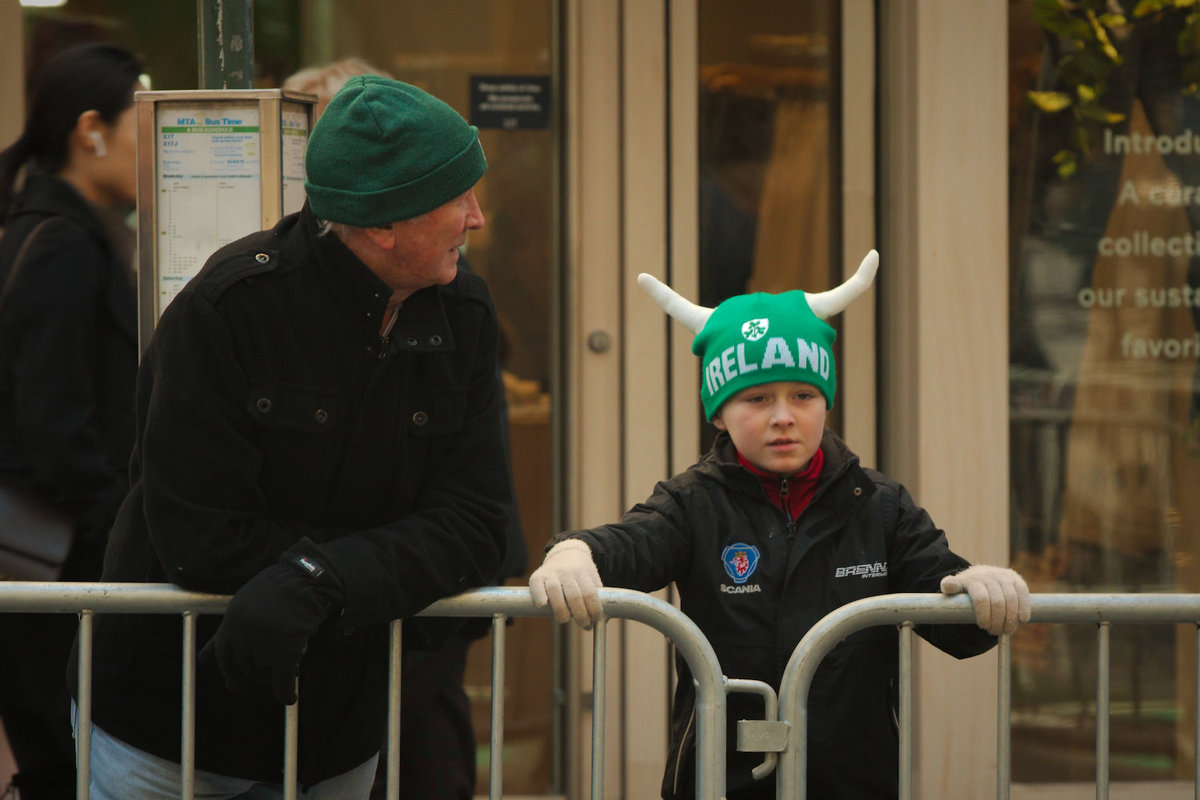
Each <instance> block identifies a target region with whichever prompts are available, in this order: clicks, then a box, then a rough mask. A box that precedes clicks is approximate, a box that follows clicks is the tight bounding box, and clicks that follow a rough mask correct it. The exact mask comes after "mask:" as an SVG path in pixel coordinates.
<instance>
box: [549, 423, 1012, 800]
mask: <svg viewBox="0 0 1200 800" xmlns="http://www.w3.org/2000/svg"><path fill="white" fill-rule="evenodd" d="M821 449H822V451H823V452H824V454H825V466H824V469H823V470H822V473H821V476H820V479H819V481H818V484H817V488H816V491H815V494H814V496H813V498H812V501H811V503H810V505H809V506H808V508H806V509H805V510H804V512H803V513H801V515H800V517H799V519H798V520H796V521H795V522H793V521H791V520H790V518H789V517H788V516H787V515H786V514H784V512H783V511H782V510H780V509H779V508H778V507H777V506H775V505H773V504H772V503H771V502H770V501H768V500H767V498H766V494H765V492H764V491H763V488H762V484H761V481H760V479H759V478H758V477H756V476H755V475H753V474H752V473H750V471H749V470H747V469H745V468H744V467H742V466H741V465H739V464H738V462H737V451H736V449H735V448H734V446H733V442H732V441H731V440H730V438H729V435H728V434H727V433H721V434H719V435H718V436H717V439H716V441H715V442H714V443H713V447H712V450H711V451H710V452H709V453H708V454H707V455H706V456H705V457H704V458H703V459H701V461H700V462H699V463H697V464H696V465H694V466H692V467H691V468H689V469H688V470H686V471H685V472H683V473H681V474H679V475H677V476H675V477H673V478H671V479H670V480H668V481H665V482H661V483H659V484H658V485H657V486H656V487H655V489H654V493H653V494H652V495H651V497H650V498H649V499H648V500H646V501H645V502H644V503H640V504H638V505H636V506H634V507H633V508H632V509H630V510H629V511H628V512H627V513H626V514H625V515H624V517H623V518H622V519H621V521H620V522H619V523H618V524H615V525H605V526H602V527H599V528H593V529H591V530H584V531H573V532H570V533H566V534H562V535H561V536H559V537H556V538H555V539H554V541H552V542H551V545H553V544H554V543H556V542H557V541H561V540H562V539H564V538H580V539H583V540H584V541H586V542H587V543H588V545H589V546H590V547H591V549H592V553H593V557H594V559H595V561H596V565H597V568H598V570H599V572H600V577H601V579H602V580H603V581H604V584H605V585H606V586H619V587H625V588H630V589H639V590H642V591H654V590H656V589H661V588H663V587H664V586H666V585H667V584H669V583H671V582H672V581H674V582H675V584H676V586H677V587H678V590H679V596H680V600H681V602H682V608H683V611H684V613H686V614H687V615H688V616H689V617H690V618H691V619H693V620H694V621H695V622H696V624H697V625H698V626H699V627H700V629H701V630H702V631H703V632H704V634H705V636H706V637H707V638H708V640H709V641H710V642H711V643H712V645H713V648H714V649H715V650H716V654H717V657H718V658H719V660H720V662H721V668H722V670H723V671H724V673H725V675H726V676H728V677H731V678H745V679H753V680H760V681H765V682H766V683H769V684H770V685H771V686H773V687H775V689H776V690H778V688H779V683H780V679H781V677H782V675H783V670H784V668H785V667H786V666H787V662H788V659H789V658H790V657H791V654H792V651H793V650H794V649H795V647H796V645H797V644H798V643H799V641H800V639H801V637H803V636H804V634H805V633H807V632H808V630H809V628H811V627H812V626H813V624H814V623H816V622H817V621H818V620H820V619H821V618H822V617H824V616H825V615H826V614H828V613H830V612H831V611H833V610H835V609H837V608H838V607H840V606H842V605H845V604H846V603H849V602H851V601H853V600H858V599H860V598H863V597H870V596H873V595H879V594H886V593H889V592H936V591H938V590H939V589H938V584H939V583H940V581H941V579H942V577H943V576H945V575H949V574H952V573H955V572H958V571H960V570H962V569H963V568H965V567H966V566H967V562H966V561H964V560H963V559H962V558H960V557H959V556H957V555H955V554H954V553H953V552H951V551H950V548H949V546H948V545H947V543H946V537H945V535H944V534H943V533H942V531H941V530H939V529H938V528H937V527H936V526H935V525H934V524H933V521H932V520H931V519H930V518H929V515H928V514H927V513H926V512H925V511H924V510H923V509H922V508H920V507H919V506H917V505H916V504H915V503H914V502H913V500H912V498H911V497H910V496H909V494H908V492H907V491H906V490H905V489H904V487H903V486H901V485H900V484H898V483H896V482H895V481H892V480H890V479H888V478H887V477H886V476H884V475H883V474H881V473H879V472H876V471H875V470H870V469H864V468H863V467H861V466H860V465H859V463H858V457H857V456H855V455H854V454H853V453H851V452H850V450H849V449H848V448H847V447H846V445H845V444H844V443H843V442H842V441H841V440H840V439H839V438H838V437H837V436H836V435H834V434H833V433H832V432H830V431H826V432H825V436H824V439H823V441H822V443H821ZM917 632H918V633H919V634H920V635H921V636H922V637H924V638H925V639H926V640H928V641H929V642H931V643H932V644H934V645H936V646H937V647H939V648H941V649H942V650H944V651H946V652H947V653H950V654H951V655H954V656H957V657H960V658H962V657H966V656H972V655H976V654H977V653H981V652H983V651H984V650H987V649H988V648H989V647H991V646H992V645H994V644H995V642H996V640H995V638H994V637H992V636H989V635H988V634H987V633H985V632H984V631H982V630H980V629H979V628H976V627H975V626H962V625H958V626H955V625H943V626H918V627H917ZM897 647H898V644H897V631H896V630H895V629H894V628H872V629H868V630H865V631H861V632H859V633H856V634H854V635H853V636H850V637H849V638H848V639H847V640H846V641H845V642H843V643H842V644H840V645H838V646H837V647H836V648H835V649H834V650H833V651H832V652H831V653H830V654H829V655H828V656H826V658H825V659H824V661H823V662H822V665H821V667H820V668H819V669H818V671H817V674H816V676H815V677H814V680H813V684H812V687H811V690H810V695H809V697H810V701H809V721H810V730H809V738H808V741H809V743H810V744H809V753H808V792H809V796H810V797H819V798H846V799H847V800H850V799H851V798H853V800H861V799H862V798H891V797H895V796H896V794H897V768H898V760H897V759H898V739H897V733H896V725H895V722H894V716H893V715H894V714H895V708H896V697H895V694H894V692H895V687H896V680H897V671H898V664H897ZM676 669H677V673H678V682H677V685H676V691H675V698H674V702H673V705H672V712H671V713H672V722H671V742H670V753H669V758H668V763H667V769H666V774H665V775H664V778H663V797H666V798H678V797H692V796H694V793H695V789H694V776H695V741H694V736H695V728H694V724H695V723H694V719H693V717H694V707H695V691H694V687H693V685H692V679H691V673H690V672H689V670H688V668H687V664H686V662H684V661H683V660H682V658H677V659H676ZM762 718H763V706H762V701H761V699H759V698H757V697H753V696H749V695H745V694H732V695H730V696H729V716H728V724H729V727H728V731H727V742H728V747H729V757H728V762H727V787H728V795H729V797H730V798H731V799H732V798H735V797H739V796H743V797H749V796H753V797H774V782H775V776H774V775H771V776H770V777H768V778H767V779H766V780H763V781H758V782H756V781H754V780H753V778H752V777H751V775H750V770H751V769H752V768H753V767H754V766H755V765H756V764H758V763H759V762H761V761H762V754H760V753H739V752H737V751H736V742H737V735H736V724H737V720H739V719H762Z"/></svg>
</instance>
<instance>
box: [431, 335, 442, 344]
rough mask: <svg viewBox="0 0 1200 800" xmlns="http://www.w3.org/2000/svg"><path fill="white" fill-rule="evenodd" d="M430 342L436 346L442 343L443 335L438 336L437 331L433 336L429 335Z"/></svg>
mask: <svg viewBox="0 0 1200 800" xmlns="http://www.w3.org/2000/svg"><path fill="white" fill-rule="evenodd" d="M429 343H430V344H431V345H433V346H434V347H437V346H438V345H440V344H441V343H442V337H441V336H438V335H437V334H436V333H435V334H434V335H433V336H430V337H429Z"/></svg>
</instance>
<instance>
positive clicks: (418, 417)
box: [412, 411, 429, 426]
mask: <svg viewBox="0 0 1200 800" xmlns="http://www.w3.org/2000/svg"><path fill="white" fill-rule="evenodd" d="M412 419H413V425H417V426H420V425H424V424H425V423H426V422H429V415H428V414H426V413H425V412H424V411H418V412H417V413H415V414H413V417H412Z"/></svg>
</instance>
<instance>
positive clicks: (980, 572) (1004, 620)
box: [942, 564, 1029, 636]
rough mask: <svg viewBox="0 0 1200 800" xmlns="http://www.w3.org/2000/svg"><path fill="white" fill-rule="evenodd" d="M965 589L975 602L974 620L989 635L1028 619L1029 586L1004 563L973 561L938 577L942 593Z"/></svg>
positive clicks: (1008, 628) (996, 633)
mask: <svg viewBox="0 0 1200 800" xmlns="http://www.w3.org/2000/svg"><path fill="white" fill-rule="evenodd" d="M960 592H966V593H967V594H968V595H969V596H970V598H971V603H972V604H973V605H974V606H975V622H976V623H977V624H978V625H979V627H981V628H983V629H984V630H985V631H987V632H988V633H990V634H992V635H993V636H998V635H999V634H1000V633H1001V632H1002V631H1003V632H1004V633H1012V632H1013V631H1015V630H1016V629H1017V624H1018V623H1020V622H1028V621H1029V587H1028V586H1026V585H1025V579H1024V578H1022V577H1021V576H1020V575H1019V574H1017V573H1016V572H1014V571H1013V570H1011V569H1008V568H1007V567H989V566H987V565H985V564H976V565H975V566H973V567H967V568H966V569H964V570H963V571H962V572H960V573H958V574H957V575H947V576H946V577H944V578H942V593H943V594H959V593H960Z"/></svg>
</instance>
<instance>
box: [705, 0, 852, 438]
mask: <svg viewBox="0 0 1200 800" xmlns="http://www.w3.org/2000/svg"><path fill="white" fill-rule="evenodd" d="M699 8H700V170H699V180H700V247H699V254H700V303H701V305H705V306H708V307H710V308H711V307H713V306H716V305H717V304H718V303H720V302H721V301H722V300H725V299H726V298H728V297H732V296H733V295H736V294H742V293H745V292H781V291H788V290H791V289H804V290H806V291H822V290H825V289H828V288H829V286H830V280H831V275H833V274H834V271H833V267H832V265H833V264H834V263H837V259H838V258H839V257H840V253H839V252H838V246H837V243H838V239H837V238H836V237H834V236H833V235H832V231H834V230H835V229H836V226H838V225H840V219H839V217H838V208H839V206H838V202H839V201H838V198H839V197H840V192H839V191H838V190H837V187H839V186H840V185H841V179H840V173H839V171H838V168H837V163H838V158H837V154H836V151H835V148H834V146H833V144H832V143H835V142H836V141H837V140H838V132H837V130H836V120H837V118H838V114H837V103H836V100H837V87H838V86H839V84H838V82H837V66H836V65H837V64H838V53H837V51H836V45H837V42H838V28H837V24H836V23H837V20H838V19H839V17H840V14H841V4H840V3H825V2H816V1H815V0H804V2H796V0H770V1H769V2H756V3H741V2H729V0H701V2H700V6H699ZM830 322H831V323H833V324H834V325H836V324H837V320H836V318H835V319H834V320H830ZM836 413H837V412H836V409H835V414H836ZM837 424H838V420H837V419H831V425H833V426H835V427H836V425H837ZM714 433H715V432H714V431H713V429H712V426H710V425H707V424H706V425H703V426H702V438H703V439H704V440H705V442H706V443H707V442H711V438H712V436H713V435H714Z"/></svg>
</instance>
